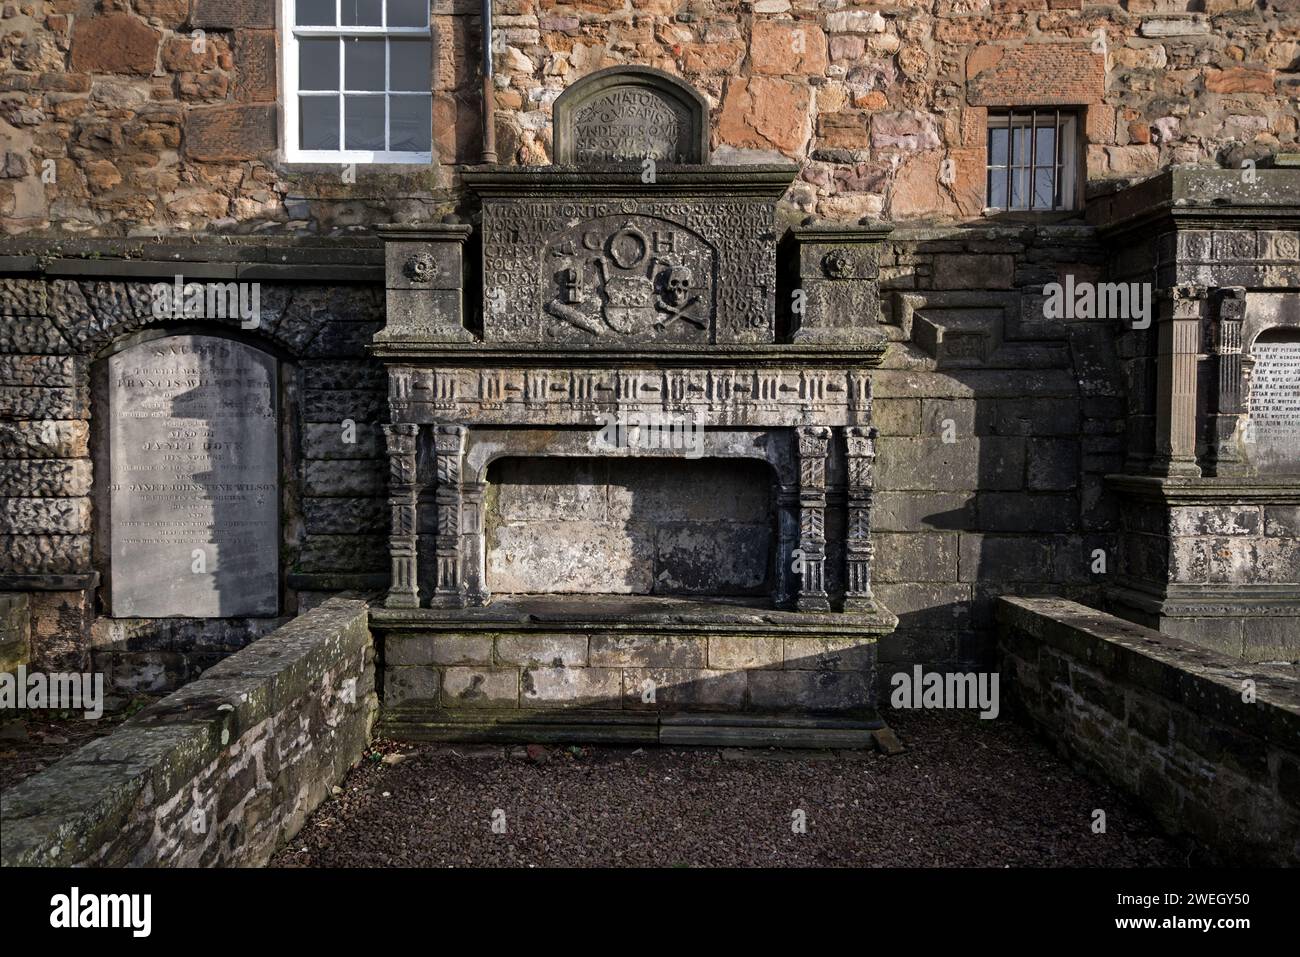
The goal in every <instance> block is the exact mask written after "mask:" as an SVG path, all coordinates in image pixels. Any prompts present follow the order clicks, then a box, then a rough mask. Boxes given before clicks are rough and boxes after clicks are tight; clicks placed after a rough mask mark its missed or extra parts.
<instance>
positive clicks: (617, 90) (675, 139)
mask: <svg viewBox="0 0 1300 957" xmlns="http://www.w3.org/2000/svg"><path fill="white" fill-rule="evenodd" d="M527 69H532V66H531V63H529V65H528V67H527ZM707 116H708V109H707V107H706V106H705V104H704V101H703V99H702V98H701V97H700V95H699V94H698V93H696V92H695V91H694V90H693V89H691V88H690V87H688V86H687V85H686V84H684V83H682V82H681V81H680V80H678V79H676V78H675V77H673V76H672V75H670V74H667V73H664V72H662V71H659V70H654V69H650V68H646V67H630V68H629V67H611V68H609V69H607V70H600V71H597V72H596V73H592V74H590V75H588V76H586V77H583V78H582V80H581V81H579V82H578V83H575V84H573V86H571V87H569V89H567V90H566V91H565V92H564V94H563V95H561V96H560V97H559V98H558V99H557V100H556V101H555V161H556V162H557V163H562V164H572V163H578V164H582V165H593V164H595V165H599V164H602V163H628V164H632V165H634V166H636V167H638V168H640V166H641V163H642V161H643V160H645V159H647V158H648V159H652V160H655V161H657V162H667V163H703V162H705V160H706V158H707V157H708V151H709V135H708V129H707Z"/></svg>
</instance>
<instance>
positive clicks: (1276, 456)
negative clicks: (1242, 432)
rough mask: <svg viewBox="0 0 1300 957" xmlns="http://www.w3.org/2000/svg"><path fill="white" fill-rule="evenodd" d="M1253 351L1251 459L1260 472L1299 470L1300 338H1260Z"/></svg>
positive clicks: (1248, 438)
mask: <svg viewBox="0 0 1300 957" xmlns="http://www.w3.org/2000/svg"><path fill="white" fill-rule="evenodd" d="M1251 354H1252V355H1253V357H1254V359H1255V369H1254V372H1253V373H1252V375H1251V382H1250V421H1249V424H1248V425H1247V432H1246V435H1247V443H1248V447H1250V448H1251V450H1252V451H1251V459H1252V461H1253V462H1254V463H1255V467H1256V468H1257V469H1258V470H1259V471H1261V472H1300V340H1291V341H1281V340H1271V341H1258V340H1257V341H1256V342H1255V346H1254V348H1253V349H1252V350H1251Z"/></svg>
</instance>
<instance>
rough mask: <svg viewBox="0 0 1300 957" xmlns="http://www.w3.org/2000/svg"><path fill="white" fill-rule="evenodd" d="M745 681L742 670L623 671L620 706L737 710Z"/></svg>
mask: <svg viewBox="0 0 1300 957" xmlns="http://www.w3.org/2000/svg"><path fill="white" fill-rule="evenodd" d="M747 687H748V682H747V680H746V677H745V673H744V672H743V671H717V670H713V671H710V670H707V669H668V668H625V669H624V670H623V707H624V708H626V709H627V710H629V711H692V710H708V711H715V710H727V711H737V710H740V709H741V708H743V707H744V704H745V690H746V688H747Z"/></svg>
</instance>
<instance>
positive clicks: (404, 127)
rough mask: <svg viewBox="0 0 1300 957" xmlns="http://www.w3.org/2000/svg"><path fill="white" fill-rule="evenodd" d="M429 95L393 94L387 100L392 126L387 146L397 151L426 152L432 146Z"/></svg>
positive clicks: (430, 100)
mask: <svg viewBox="0 0 1300 957" xmlns="http://www.w3.org/2000/svg"><path fill="white" fill-rule="evenodd" d="M432 107H433V97H431V96H394V97H392V98H391V99H390V100H389V101H388V121H389V125H390V126H391V127H392V131H391V134H390V136H389V144H388V148H389V149H390V150H396V151H398V152H412V153H427V152H429V151H430V150H431V149H432V148H433V139H432V138H433V118H432V115H431V110H432Z"/></svg>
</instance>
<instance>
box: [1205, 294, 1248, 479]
mask: <svg viewBox="0 0 1300 957" xmlns="http://www.w3.org/2000/svg"><path fill="white" fill-rule="evenodd" d="M1216 305H1217V306H1218V310H1217V311H1218V315H1217V316H1216V317H1215V323H1214V342H1213V350H1214V367H1215V371H1216V373H1217V380H1218V381H1217V383H1216V388H1215V392H1214V406H1213V412H1212V419H1211V432H1210V436H1211V441H1210V449H1209V453H1208V460H1209V461H1208V462H1207V465H1208V466H1209V469H1208V470H1209V471H1210V473H1211V474H1213V475H1234V474H1238V473H1239V472H1241V471H1242V468H1243V463H1242V461H1241V456H1240V454H1239V450H1238V447H1237V429H1238V425H1239V423H1240V422H1241V413H1242V412H1244V411H1245V404H1244V403H1243V401H1242V382H1243V376H1242V367H1241V324H1242V323H1243V322H1244V321H1245V319H1246V290H1245V287H1243V286H1230V287H1228V288H1226V289H1222V290H1220V293H1219V299H1218V302H1217V304H1216Z"/></svg>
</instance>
